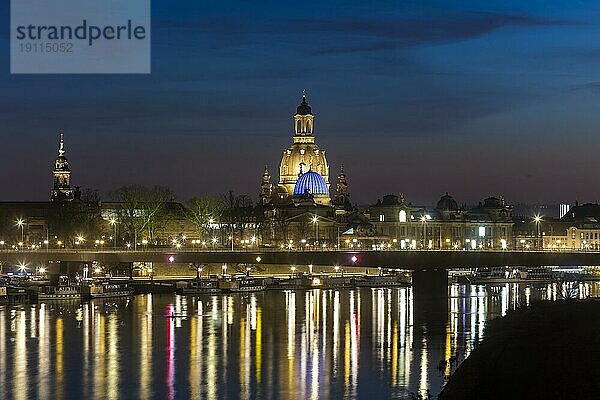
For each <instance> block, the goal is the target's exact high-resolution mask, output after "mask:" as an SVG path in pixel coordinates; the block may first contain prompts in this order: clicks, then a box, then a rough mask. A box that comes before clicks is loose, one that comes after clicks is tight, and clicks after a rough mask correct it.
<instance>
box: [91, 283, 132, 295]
mask: <svg viewBox="0 0 600 400" xmlns="http://www.w3.org/2000/svg"><path fill="white" fill-rule="evenodd" d="M82 295H83V296H84V297H87V298H92V299H100V298H107V297H127V296H131V295H133V289H131V288H130V287H129V286H127V284H126V283H108V282H101V283H92V284H91V285H89V286H83V287H82Z"/></svg>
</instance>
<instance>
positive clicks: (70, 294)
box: [37, 285, 81, 300]
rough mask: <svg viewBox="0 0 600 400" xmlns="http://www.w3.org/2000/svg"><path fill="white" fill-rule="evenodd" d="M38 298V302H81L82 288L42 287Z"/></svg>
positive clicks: (65, 286)
mask: <svg viewBox="0 0 600 400" xmlns="http://www.w3.org/2000/svg"><path fill="white" fill-rule="evenodd" d="M37 298H38V300H81V286H73V285H58V286H42V287H40V290H39V292H38V294H37Z"/></svg>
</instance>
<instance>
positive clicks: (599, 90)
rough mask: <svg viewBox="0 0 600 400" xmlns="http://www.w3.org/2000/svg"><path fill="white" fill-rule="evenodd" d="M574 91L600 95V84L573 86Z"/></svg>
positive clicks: (590, 83)
mask: <svg viewBox="0 0 600 400" xmlns="http://www.w3.org/2000/svg"><path fill="white" fill-rule="evenodd" d="M571 90H573V91H586V92H591V93H594V94H600V82H597V81H596V82H587V83H582V84H579V85H573V86H571Z"/></svg>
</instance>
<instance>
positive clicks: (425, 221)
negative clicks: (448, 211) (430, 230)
mask: <svg viewBox="0 0 600 400" xmlns="http://www.w3.org/2000/svg"><path fill="white" fill-rule="evenodd" d="M420 220H421V222H422V223H423V249H425V246H426V244H425V242H426V241H427V225H426V224H427V217H425V216H424V215H423V216H422V217H421V218H420Z"/></svg>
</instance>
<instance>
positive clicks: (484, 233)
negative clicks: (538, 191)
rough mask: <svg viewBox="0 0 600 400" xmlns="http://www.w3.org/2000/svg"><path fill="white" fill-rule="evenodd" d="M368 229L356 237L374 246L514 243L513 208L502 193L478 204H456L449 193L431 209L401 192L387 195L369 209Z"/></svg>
mask: <svg viewBox="0 0 600 400" xmlns="http://www.w3.org/2000/svg"><path fill="white" fill-rule="evenodd" d="M368 215H369V223H370V224H371V225H372V229H371V230H370V231H365V232H363V233H364V234H366V235H364V236H362V237H359V238H356V239H358V240H359V241H360V240H362V241H363V242H364V241H369V240H370V241H371V246H375V247H376V248H380V247H388V248H400V249H444V250H451V249H465V250H467V249H506V248H510V247H512V245H513V238H512V224H513V222H512V208H511V206H509V205H506V204H505V202H504V199H503V198H502V197H488V198H487V199H485V200H484V201H483V202H482V203H479V205H478V206H477V207H472V208H467V207H466V206H459V205H458V203H457V202H456V200H454V198H453V197H452V196H450V195H449V194H448V193H446V194H445V195H444V196H442V197H441V198H440V200H439V201H438V202H437V205H436V206H435V208H433V209H428V208H427V207H420V206H413V205H412V204H411V203H407V202H406V201H405V199H404V196H403V195H400V196H396V195H387V196H384V197H383V199H381V200H378V201H377V203H376V204H374V205H372V206H371V207H370V209H369V213H368Z"/></svg>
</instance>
